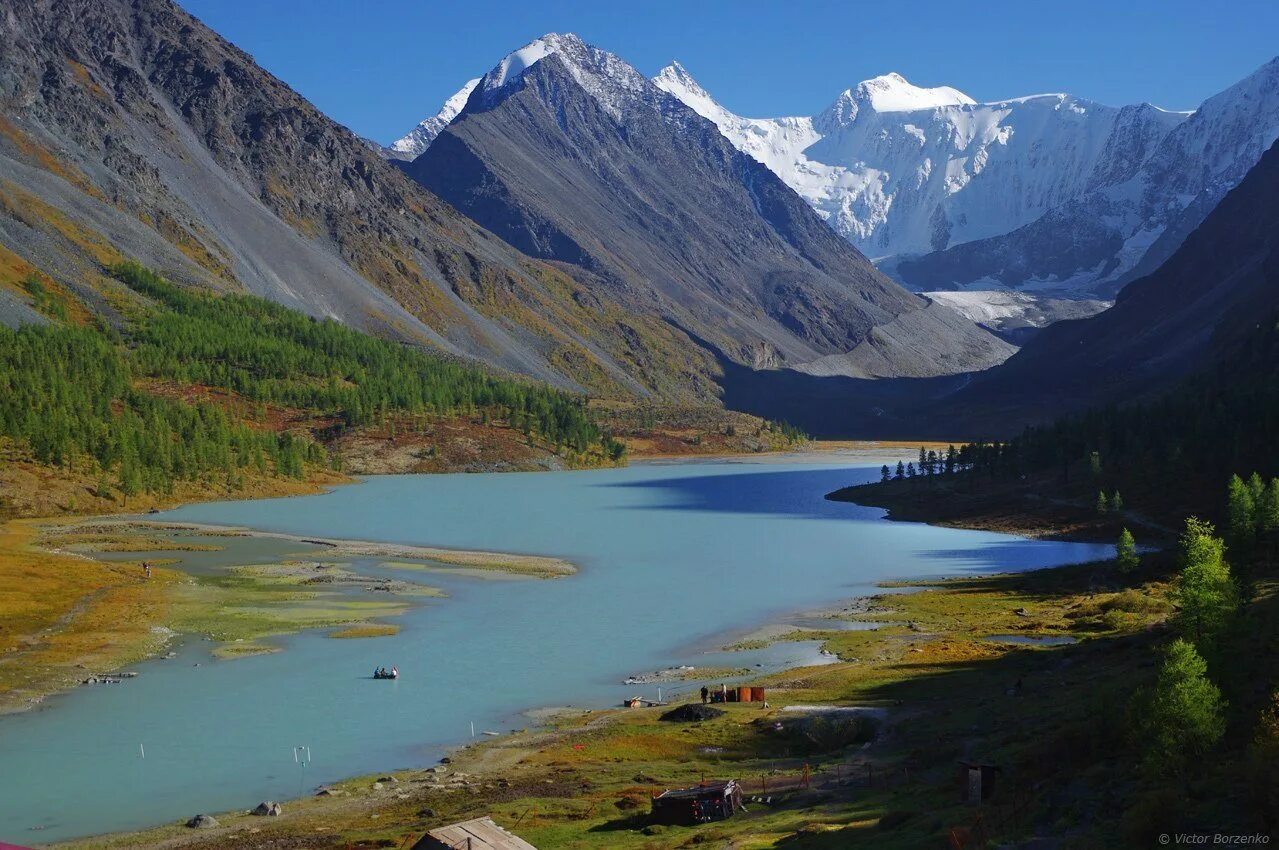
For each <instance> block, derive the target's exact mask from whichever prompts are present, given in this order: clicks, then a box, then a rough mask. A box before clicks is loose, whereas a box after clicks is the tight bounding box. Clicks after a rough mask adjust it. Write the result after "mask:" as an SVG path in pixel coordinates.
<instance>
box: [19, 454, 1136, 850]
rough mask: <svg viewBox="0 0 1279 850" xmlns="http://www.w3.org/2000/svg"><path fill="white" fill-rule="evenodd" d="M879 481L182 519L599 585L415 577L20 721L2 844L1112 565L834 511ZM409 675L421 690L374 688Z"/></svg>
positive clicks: (677, 486)
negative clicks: (462, 555)
mask: <svg viewBox="0 0 1279 850" xmlns="http://www.w3.org/2000/svg"><path fill="white" fill-rule="evenodd" d="M859 462H861V463H864V462H865V461H864V460H860V461H859ZM877 476H878V467H877V466H875V467H867V466H862V467H850V466H848V465H846V464H845V463H841V462H840V461H839V459H838V457H837V456H821V457H820V458H819V459H817V460H814V458H813V457H812V456H810V457H807V458H796V459H793V460H792V461H789V462H779V461H778V460H776V459H773V460H769V461H765V462H748V461H741V462H738V461H733V462H687V463H669V464H657V463H648V464H636V465H633V466H631V467H629V468H626V469H617V470H601V471H583V472H541V473H528V474H512V473H505V474H481V475H425V476H385V477H378V478H373V479H370V480H367V481H364V482H361V483H359V484H355V485H352V486H347V487H340V488H338V489H336V490H334V491H332V492H330V493H327V494H324V495H319V496H308V497H301V498H291V499H274V500H263V501H256V502H225V503H210V504H200V505H192V506H189V507H185V508H182V509H179V510H175V511H170V512H168V513H166V514H163V515H162V516H160V517H158V518H159V519H168V520H184V521H196V522H205V523H218V524H227V525H242V526H249V527H252V528H256V529H261V530H267V531H277V532H287V533H292V534H302V535H314V536H323V537H339V538H352V539H359V540H376V541H386V542H395V543H405V544H421V545H435V546H445V547H452V548H459V549H484V550H490V551H506V552H519V553H531V554H544V555H555V556H560V557H563V558H566V559H568V560H570V561H572V562H574V563H575V564H577V565H578V567H579V568H580V573H579V574H577V575H575V576H572V577H569V578H563V579H555V580H545V581H535V580H523V581H490V580H484V579H476V578H468V577H463V576H449V575H444V574H437V573H430V574H424V575H418V574H416V573H415V572H413V571H397V573H396V575H397V577H398V578H403V579H409V580H420V581H423V582H424V583H428V584H431V585H434V586H438V587H442V588H443V589H445V590H446V591H447V593H448V598H446V599H440V600H430V601H428V602H426V603H424V604H422V605H420V606H419V607H416V608H414V609H413V610H412V611H410V612H409V613H408V614H406V615H404V616H403V617H400V618H397V622H399V623H400V624H401V625H402V626H403V629H402V631H401V632H400V634H398V635H396V636H393V637H385V638H377V639H371V640H330V639H328V638H326V637H324V636H323V634H322V633H314V632H312V633H304V634H301V635H296V636H292V637H289V638H284V639H281V640H279V641H278V643H280V644H281V645H283V646H284V647H285V651H283V652H280V653H277V654H273V655H263V656H258V657H253V658H243V659H237V660H234V661H213V660H212V659H211V658H210V655H209V650H210V648H211V644H209V643H207V642H204V641H201V640H198V639H192V638H188V639H184V641H183V642H182V644H181V646H180V647H179V649H178V652H179V655H178V657H177V658H175V659H172V660H167V661H159V660H157V661H151V662H147V663H144V664H140V665H137V666H136V667H134V668H131V669H136V670H138V671H139V672H140V674H141V675H140V676H139V677H138V678H137V679H133V680H129V681H127V682H125V683H124V684H120V685H113V686H99V687H96V688H80V689H77V690H76V691H74V692H72V693H70V694H66V695H63V696H59V697H56V698H53V699H50V700H48V701H47V702H46V704H45V705H44V706H43V707H42V708H40V709H39V710H36V711H31V712H28V713H26V714H21V715H15V716H10V717H5V718H0V786H2V787H0V841H11V842H16V843H20V844H36V843H41V842H47V841H53V840H57V839H62V838H68V837H74V836H81V835H87V834H92V833H100V832H108V831H116V830H123V829H136V828H141V827H145V826H149V825H154V824H158V823H162V822H166V821H171V820H175V819H179V818H187V817H190V816H191V815H194V814H196V813H197V812H211V813H212V812H217V811H221V810H226V809H236V808H250V807H252V806H254V805H256V804H257V803H258V802H260V801H262V800H264V799H287V798H290V797H295V796H298V795H299V794H305V793H309V792H310V791H311V790H312V789H313V788H314V787H315V786H316V785H318V784H320V783H322V782H325V781H329V780H334V779H339V778H343V777H347V776H351V775H354V774H361V773H372V772H377V771H383V770H391V769H396V768H405V767H423V766H427V765H429V764H432V763H434V762H435V760H436V759H438V758H439V757H440V756H441V755H443V754H444V753H445V751H446V749H447V748H449V747H451V746H456V745H458V744H461V743H464V742H465V741H466V740H468V739H469V737H470V724H471V723H472V722H474V724H475V728H476V729H477V730H507V729H511V728H520V727H525V726H529V725H531V721H530V720H529V719H528V718H527V717H525V716H523V715H522V712H524V711H526V710H529V709H534V708H538V707H545V706H564V705H574V706H589V707H603V706H609V705H615V704H617V703H618V702H619V701H620V700H621V699H622V698H623V697H626V696H629V695H632V694H644V695H645V696H654V695H655V694H656V687H655V686H648V685H644V686H634V685H632V686H627V685H623V684H622V680H623V679H624V678H625V677H626V676H627V675H629V674H631V673H639V672H644V671H652V670H656V669H659V668H664V667H668V666H673V665H678V664H693V665H697V666H706V665H724V664H732V665H734V666H753V665H755V664H762V665H765V666H766V667H776V666H782V665H793V664H800V663H818V661H819V660H820V659H819V657H818V656H817V655H816V651H815V646H814V645H813V644H812V643H811V642H809V643H798V644H778V645H775V646H773V647H771V648H769V649H767V650H764V651H761V652H758V653H734V654H733V655H732V656H731V657H730V658H729V659H728V660H725V657H724V655H723V654H714V655H708V654H707V653H708V652H711V651H714V650H716V649H717V648H718V647H721V646H723V645H724V643H725V642H727V641H729V640H731V639H732V638H733V637H734V636H736V635H741V634H743V633H745V632H746V631H748V630H750V629H751V628H753V627H756V626H760V625H764V624H767V623H777V622H786V621H788V619H791V618H794V617H798V616H800V615H801V614H802V613H803V612H806V611H807V612H811V611H812V610H814V609H818V608H823V607H833V606H835V605H837V604H838V603H840V602H841V601H843V600H847V599H849V598H851V597H855V596H859V595H865V594H868V593H873V592H875V588H874V585H875V583H876V582H878V581H881V580H883V579H890V578H911V577H919V576H938V575H954V574H962V573H977V572H995V571H1008V570H1021V569H1033V568H1038V567H1045V566H1052V565H1056V564H1062V563H1070V562H1078V561H1085V560H1092V559H1095V558H1098V557H1108V556H1109V555H1110V554H1111V550H1110V547H1106V546H1095V545H1086V544H1078V543H1056V542H1043V541H1030V540H1025V539H1021V538H1016V537H1009V536H1005V535H998V534H990V533H985V532H972V531H959V530H954V529H944V528H933V527H929V526H925V525H918V524H908V523H895V522H889V521H886V520H884V519H883V511H882V510H880V509H878V508H863V507H859V506H856V505H850V504H844V503H834V502H827V501H825V500H824V499H823V495H824V494H825V493H827V492H829V491H831V490H834V489H836V488H838V487H841V486H844V485H846V484H850V483H854V482H857V481H865V480H870V479H872V478H874V477H877ZM290 545H291V548H292V549H294V550H299V549H304V548H305V547H300V546H297V545H294V544H290ZM356 567H357V568H364V569H370V570H376V569H378V567H377V562H376V561H372V562H369V563H367V564H359V563H357V564H356ZM197 663H199V666H195V665H196V664H197ZM392 664H395V665H398V667H399V669H400V671H401V674H402V676H401V679H400V680H399V681H396V682H375V681H372V680H371V679H370V678H369V674H370V672H371V670H372V669H373V667H374V666H376V665H386V666H390V665H392ZM298 746H302V747H309V748H310V752H311V756H312V761H311V763H310V764H309V765H306V766H305V767H304V766H301V765H299V764H298V763H296V762H295V761H294V748H295V747H298ZM142 747H145V753H146V757H145V759H144V758H142V753H141V748H142Z"/></svg>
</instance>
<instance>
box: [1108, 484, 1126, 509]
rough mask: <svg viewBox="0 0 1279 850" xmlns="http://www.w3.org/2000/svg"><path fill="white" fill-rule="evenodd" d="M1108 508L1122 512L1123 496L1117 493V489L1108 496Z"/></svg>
mask: <svg viewBox="0 0 1279 850" xmlns="http://www.w3.org/2000/svg"><path fill="white" fill-rule="evenodd" d="M1110 509H1111V510H1112V511H1114V512H1115V513H1122V512H1123V509H1124V497H1123V496H1121V495H1119V491H1118V490H1116V491H1115V492H1114V495H1112V496H1111V497H1110Z"/></svg>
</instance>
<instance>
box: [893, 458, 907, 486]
mask: <svg viewBox="0 0 1279 850" xmlns="http://www.w3.org/2000/svg"><path fill="white" fill-rule="evenodd" d="M893 477H894V478H896V479H897V480H898V481H900V480H901V479H903V478H905V477H906V464H904V463H902V462H901V461H900V460H899V461H897V471H896V472H895V473H894V474H893Z"/></svg>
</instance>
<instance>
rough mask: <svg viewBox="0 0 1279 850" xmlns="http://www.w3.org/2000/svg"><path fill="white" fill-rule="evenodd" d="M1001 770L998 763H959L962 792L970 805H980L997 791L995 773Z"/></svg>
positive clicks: (963, 797) (962, 795) (962, 796)
mask: <svg viewBox="0 0 1279 850" xmlns="http://www.w3.org/2000/svg"><path fill="white" fill-rule="evenodd" d="M999 772H1000V768H999V767H998V766H997V765H993V764H986V763H985V762H978V761H961V762H960V763H959V782H960V794H961V798H962V799H963V801H964V802H965V803H968V804H969V805H970V806H977V805H980V804H981V803H982V802H984V801H986V800H988V799H990V796H991V795H992V794H994V793H995V774H997V773H999Z"/></svg>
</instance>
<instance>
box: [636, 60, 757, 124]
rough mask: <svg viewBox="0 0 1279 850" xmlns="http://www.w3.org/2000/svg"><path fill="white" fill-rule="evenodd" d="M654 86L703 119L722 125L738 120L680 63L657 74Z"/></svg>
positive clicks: (675, 63) (672, 64)
mask: <svg viewBox="0 0 1279 850" xmlns="http://www.w3.org/2000/svg"><path fill="white" fill-rule="evenodd" d="M653 85H655V86H657V87H658V88H659V89H661V90H662V91H664V92H666V93H667V94H669V95H672V96H673V97H675V98H676V99H678V100H680V101H682V102H683V104H684V105H685V106H687V107H688V108H689V109H691V110H693V111H694V112H696V113H697V114H698V115H700V116H702V117H703V118H705V119H707V120H709V121H713V122H715V124H718V125H722V124H723V122H724V121H726V120H728V119H730V118H736V117H737V116H735V115H733V114H732V113H731V112H729V111H728V110H726V109H725V108H724V107H722V106H720V105H719V103H717V102H716V100H715V98H713V97H711V95H710V92H708V91H706V89H704V88H702V86H701V84H700V83H698V82H697V80H695V79H693V75H692V74H690V73H689V72H688V70H687V69H686V68H685V67H684V66H683V65H681V64H680V63H678V62H672V63H671V64H669V65H667V66H666V67H665V68H663V69H662V70H660V71H658V72H657V76H656V77H654V78H653ZM721 129H723V128H722V126H721Z"/></svg>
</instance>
